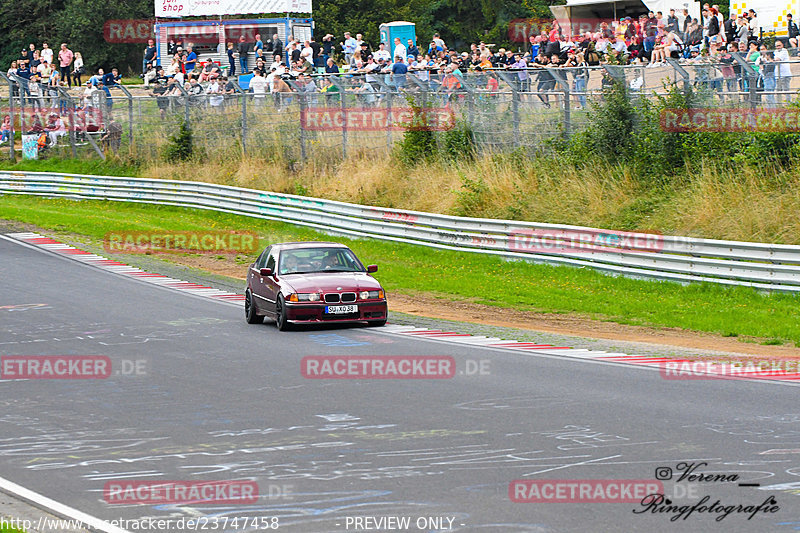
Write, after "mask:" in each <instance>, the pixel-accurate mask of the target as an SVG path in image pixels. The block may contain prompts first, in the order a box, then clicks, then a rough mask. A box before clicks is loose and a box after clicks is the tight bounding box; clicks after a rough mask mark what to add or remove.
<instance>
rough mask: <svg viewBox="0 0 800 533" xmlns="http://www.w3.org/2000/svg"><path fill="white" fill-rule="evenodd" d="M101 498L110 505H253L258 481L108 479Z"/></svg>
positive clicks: (255, 500)
mask: <svg viewBox="0 0 800 533" xmlns="http://www.w3.org/2000/svg"><path fill="white" fill-rule="evenodd" d="M103 499H104V500H105V501H106V503H109V504H131V503H144V504H148V505H163V504H174V503H226V504H230V503H232V504H253V503H256V502H257V501H258V484H257V483H256V482H255V481H109V482H107V483H106V484H105V485H104V487H103Z"/></svg>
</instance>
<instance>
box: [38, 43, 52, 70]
mask: <svg viewBox="0 0 800 533" xmlns="http://www.w3.org/2000/svg"><path fill="white" fill-rule="evenodd" d="M39 57H41V58H43V59H46V60H47V62H48V63H50V64H51V65H52V64H53V49H52V48H50V47H49V46H48V45H47V43H42V51H41V52H39Z"/></svg>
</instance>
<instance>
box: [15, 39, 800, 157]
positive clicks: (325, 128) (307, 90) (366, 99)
mask: <svg viewBox="0 0 800 533" xmlns="http://www.w3.org/2000/svg"><path fill="white" fill-rule="evenodd" d="M733 59H734V60H733V61H729V62H724V63H720V62H717V63H715V62H712V61H708V60H705V61H694V62H683V61H679V60H675V59H668V60H667V61H666V62H665V63H663V64H661V65H658V66H653V67H645V66H640V65H628V66H615V65H604V66H597V67H587V68H558V69H554V68H545V69H526V70H487V71H485V72H478V73H468V74H457V73H449V74H434V73H429V72H426V71H417V72H409V73H408V74H407V75H402V76H401V75H392V74H358V73H345V74H338V75H325V74H320V75H312V76H310V77H304V78H302V77H301V78H300V79H284V81H283V82H281V83H278V84H276V85H275V86H274V88H275V89H276V90H275V91H274V92H267V93H266V94H253V93H252V92H249V91H247V90H242V88H241V87H240V86H239V84H238V83H237V82H234V83H233V85H234V90H233V91H232V92H230V94H221V93H208V92H206V89H207V87H202V86H199V87H195V86H193V85H191V84H187V85H186V87H182V86H180V85H179V84H174V83H173V84H170V85H169V86H168V87H160V88H156V87H158V86H156V87H149V88H144V87H141V86H137V87H126V86H120V85H117V86H114V87H111V88H110V89H109V94H110V97H109V96H107V94H106V93H105V92H104V91H93V92H92V93H91V95H88V94H87V92H86V91H84V89H83V88H77V89H75V88H73V89H67V88H64V87H60V88H57V89H53V88H50V87H47V86H39V87H35V86H34V85H40V84H33V83H30V82H29V81H28V80H24V79H21V78H17V77H16V76H13V75H11V76H10V77H9V76H6V75H3V74H0V78H2V80H0V84H1V85H2V86H3V87H4V90H2V89H0V107H2V110H3V112H2V114H3V117H4V118H5V117H7V120H6V124H7V125H6V126H3V128H4V129H5V130H10V131H5V132H4V135H3V137H4V142H3V144H2V145H0V146H2V150H3V151H4V152H5V153H6V154H8V155H9V156H10V157H11V158H14V157H20V155H22V153H23V152H24V153H25V154H26V155H28V154H29V153H30V154H33V153H34V151H35V150H33V143H34V142H36V143H38V144H37V148H38V153H39V154H42V153H43V152H44V153H45V154H46V153H48V152H50V153H59V154H61V155H65V156H70V155H71V156H73V157H74V156H76V155H79V154H85V153H89V154H95V155H96V156H98V157H101V158H104V157H105V154H106V153H108V152H109V151H111V152H116V151H119V150H126V151H129V152H130V153H131V154H132V155H133V156H135V157H138V158H158V157H161V156H162V154H163V151H164V147H165V146H166V145H167V144H168V143H169V142H170V138H171V137H173V136H175V135H176V133H177V132H178V131H179V128H180V125H181V124H182V123H185V124H187V125H188V126H189V127H190V128H191V131H192V133H193V139H194V146H195V147H196V148H198V149H199V150H200V152H201V153H203V154H205V156H206V157H211V158H225V157H234V156H238V155H241V154H246V155H251V156H256V157H265V158H277V157H279V158H282V159H283V160H285V161H288V162H294V161H305V160H309V159H311V158H326V159H334V160H342V159H344V158H346V157H348V156H357V155H360V154H367V153H370V154H375V153H379V154H388V153H390V152H391V151H392V150H394V149H395V147H396V145H397V143H398V141H400V140H401V139H402V138H403V135H404V134H405V132H406V131H407V130H408V129H409V128H414V127H420V126H419V124H417V122H415V121H418V120H419V118H420V117H421V116H422V117H428V118H430V119H431V120H432V122H428V123H426V124H425V125H423V126H422V127H423V128H428V127H429V128H431V129H434V130H436V129H438V130H443V131H445V130H447V129H449V128H451V127H452V126H453V125H458V124H462V125H465V126H468V128H469V129H470V130H471V131H472V133H473V135H474V139H475V143H476V146H477V148H478V149H479V150H484V151H497V152H503V151H512V150H520V149H521V150H524V151H526V152H533V151H536V150H541V149H545V148H546V147H547V143H548V141H549V140H551V139H554V138H564V137H568V136H569V135H571V134H572V133H574V132H575V131H578V130H580V129H581V128H583V127H584V126H585V125H586V123H587V120H588V117H589V113H590V110H591V107H592V104H593V103H595V102H598V101H600V100H601V99H602V97H603V96H602V95H603V92H602V90H603V88H604V87H605V86H606V85H608V84H610V83H612V82H613V81H615V80H616V81H620V82H622V83H624V84H625V85H626V86H627V87H628V89H629V94H630V96H631V98H643V97H647V98H652V97H653V96H654V95H657V94H660V95H664V94H666V93H667V92H668V91H669V90H670V88H672V87H678V88H680V89H688V88H690V87H691V88H693V89H695V90H696V91H697V92H699V93H700V94H701V95H703V98H704V99H705V101H704V105H705V106H706V107H713V108H726V107H728V108H730V107H742V108H763V107H776V108H777V107H781V106H785V105H786V104H787V103H789V102H790V101H792V100H793V98H794V97H795V96H796V95H797V92H798V89H800V62H797V61H791V62H788V63H785V64H781V63H780V62H776V63H774V64H773V65H772V66H771V67H770V65H766V66H765V65H764V64H758V65H754V64H753V63H750V62H748V61H746V60H745V58H744V57H743V56H741V55H738V56H737V55H735V54H734V58H733ZM166 89H169V90H168V91H167V92H166V93H165V92H164V91H165V90H166ZM431 117H433V118H431ZM434 118H435V120H434ZM59 121H60V123H59ZM15 134H16V135H15ZM23 143H28V145H30V146H29V148H30V150H25V147H23ZM26 146H27V145H26Z"/></svg>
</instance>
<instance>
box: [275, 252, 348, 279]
mask: <svg viewBox="0 0 800 533" xmlns="http://www.w3.org/2000/svg"><path fill="white" fill-rule="evenodd" d="M310 272H364V266H363V265H362V264H361V262H360V261H359V260H358V259H357V258H356V256H355V254H353V252H352V251H350V250H349V249H348V248H297V249H293V250H292V249H290V250H284V251H282V252H281V256H280V263H279V265H278V274H307V273H310Z"/></svg>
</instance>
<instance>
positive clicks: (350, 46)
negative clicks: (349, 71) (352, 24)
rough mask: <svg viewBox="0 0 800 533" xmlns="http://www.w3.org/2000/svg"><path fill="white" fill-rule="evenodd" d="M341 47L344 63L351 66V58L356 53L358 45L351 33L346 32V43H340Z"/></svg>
mask: <svg viewBox="0 0 800 533" xmlns="http://www.w3.org/2000/svg"><path fill="white" fill-rule="evenodd" d="M339 45H340V46H341V47H342V52H344V62H345V63H346V64H348V65H349V64H350V58H351V57H353V54H355V53H356V49H357V48H358V43H357V42H356V40H355V39H353V38H352V37H351V36H350V32H349V31H346V32H344V42H341V43H339Z"/></svg>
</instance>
